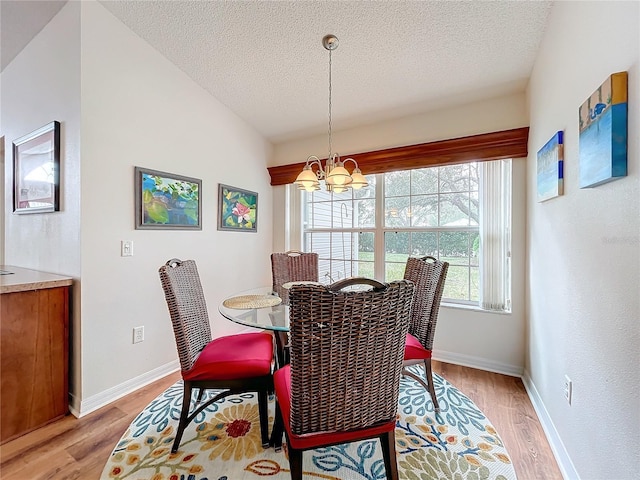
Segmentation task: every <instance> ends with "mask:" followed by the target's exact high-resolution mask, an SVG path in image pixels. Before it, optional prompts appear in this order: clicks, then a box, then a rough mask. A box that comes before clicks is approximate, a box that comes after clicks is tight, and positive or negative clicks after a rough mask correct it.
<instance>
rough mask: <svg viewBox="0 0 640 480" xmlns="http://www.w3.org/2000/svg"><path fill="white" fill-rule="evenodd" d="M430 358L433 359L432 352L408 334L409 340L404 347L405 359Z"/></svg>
mask: <svg viewBox="0 0 640 480" xmlns="http://www.w3.org/2000/svg"><path fill="white" fill-rule="evenodd" d="M428 358H431V350H427V349H426V348H424V347H423V346H422V344H421V343H420V341H419V340H418V339H417V338H416V337H414V336H413V335H411V334H410V333H407V340H406V343H405V347H404V359H405V360H426V359H428Z"/></svg>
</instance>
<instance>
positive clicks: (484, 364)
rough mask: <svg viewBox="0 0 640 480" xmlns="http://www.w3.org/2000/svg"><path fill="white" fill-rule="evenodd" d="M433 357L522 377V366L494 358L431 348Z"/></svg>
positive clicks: (447, 361) (442, 360)
mask: <svg viewBox="0 0 640 480" xmlns="http://www.w3.org/2000/svg"><path fill="white" fill-rule="evenodd" d="M433 359H434V360H438V361H439V362H445V363H453V364H454V365H462V366H463V367H471V368H477V369H479V370H486V371H487V372H493V373H501V374H503V375H509V376H510V377H522V372H523V368H522V367H521V366H519V365H509V364H507V363H500V362H496V361H494V360H487V359H486V358H482V357H474V356H471V355H463V354H461V353H453V352H445V351H442V350H435V349H434V350H433Z"/></svg>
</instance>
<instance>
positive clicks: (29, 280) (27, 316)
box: [0, 266, 72, 443]
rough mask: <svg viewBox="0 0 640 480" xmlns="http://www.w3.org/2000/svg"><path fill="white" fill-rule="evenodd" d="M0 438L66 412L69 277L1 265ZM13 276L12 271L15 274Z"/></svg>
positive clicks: (67, 390) (6, 438) (51, 419)
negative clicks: (2, 273)
mask: <svg viewBox="0 0 640 480" xmlns="http://www.w3.org/2000/svg"><path fill="white" fill-rule="evenodd" d="M0 269H1V270H5V271H10V272H13V273H12V274H11V275H1V276H0V282H1V283H0V288H1V291H0V292H1V295H0V323H1V326H0V327H1V333H0V357H1V363H0V372H1V374H0V378H1V382H2V385H1V390H0V406H1V418H0V443H4V442H6V441H8V440H10V439H12V438H15V437H18V436H20V435H23V434H25V433H27V432H29V431H31V430H35V429H36V428H38V427H40V426H42V425H45V424H47V423H49V422H51V421H53V420H55V419H58V418H60V417H62V416H64V415H66V414H67V413H68V407H69V399H68V392H69V388H68V384H69V375H68V372H69V289H70V285H71V283H72V280H71V279H70V278H67V277H61V276H57V275H51V274H44V273H42V272H36V271H34V270H25V269H18V268H16V267H10V266H0ZM14 275H15V276H14Z"/></svg>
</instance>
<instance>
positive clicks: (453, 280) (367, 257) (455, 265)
mask: <svg viewBox="0 0 640 480" xmlns="http://www.w3.org/2000/svg"><path fill="white" fill-rule="evenodd" d="M367 180H368V181H369V182H370V185H369V187H368V188H366V189H362V190H354V191H347V192H345V193H340V194H334V193H331V192H327V191H325V190H319V191H317V192H313V193H306V192H303V193H302V205H303V228H302V235H303V245H304V247H303V248H304V249H305V250H306V251H313V252H316V253H318V254H319V262H320V276H321V280H323V281H325V282H331V281H336V280H339V279H341V278H345V277H349V276H366V277H373V278H378V279H384V280H385V281H390V280H394V279H398V278H402V276H403V274H404V267H405V263H406V260H407V258H408V257H409V256H425V255H430V256H433V257H436V258H439V259H441V260H445V261H447V262H449V272H448V275H447V281H446V284H445V290H444V294H443V297H444V300H445V301H446V302H449V303H458V304H466V305H475V306H481V307H482V308H485V309H489V310H508V309H509V308H510V305H509V294H510V291H509V288H508V286H509V284H510V278H509V267H510V266H509V264H508V259H509V238H508V234H509V231H510V222H511V218H510V199H511V191H510V185H511V183H510V182H511V161H510V160H496V161H490V162H477V163H476V162H472V163H465V164H456V165H447V166H440V167H429V168H420V169H414V170H404V171H396V172H388V173H383V174H378V175H369V176H367ZM483 260H484V261H483Z"/></svg>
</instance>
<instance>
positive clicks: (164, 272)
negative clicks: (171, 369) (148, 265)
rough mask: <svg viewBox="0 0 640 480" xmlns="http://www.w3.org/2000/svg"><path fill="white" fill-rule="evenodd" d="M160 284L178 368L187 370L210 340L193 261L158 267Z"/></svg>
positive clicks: (205, 307)
mask: <svg viewBox="0 0 640 480" xmlns="http://www.w3.org/2000/svg"><path fill="white" fill-rule="evenodd" d="M159 273H160V282H161V283H162V288H163V290H164V296H165V298H166V300H167V306H168V307H169V314H170V315H171V323H172V324H173V333H174V335H175V337H176V346H177V348H178V356H179V357H180V367H181V368H182V370H183V371H186V370H190V369H191V367H192V366H193V363H194V362H195V360H196V358H197V356H198V354H199V353H200V351H201V350H202V349H203V348H204V346H205V345H206V344H207V343H209V342H210V341H211V326H210V325H209V315H208V314H207V304H206V301H205V297H204V293H203V291H202V284H201V283H200V276H199V275H198V269H197V268H196V262H194V261H193V260H184V261H183V260H179V259H177V258H172V259H171V260H169V261H168V262H167V263H166V264H165V265H163V266H162V267H160V270H159Z"/></svg>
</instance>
